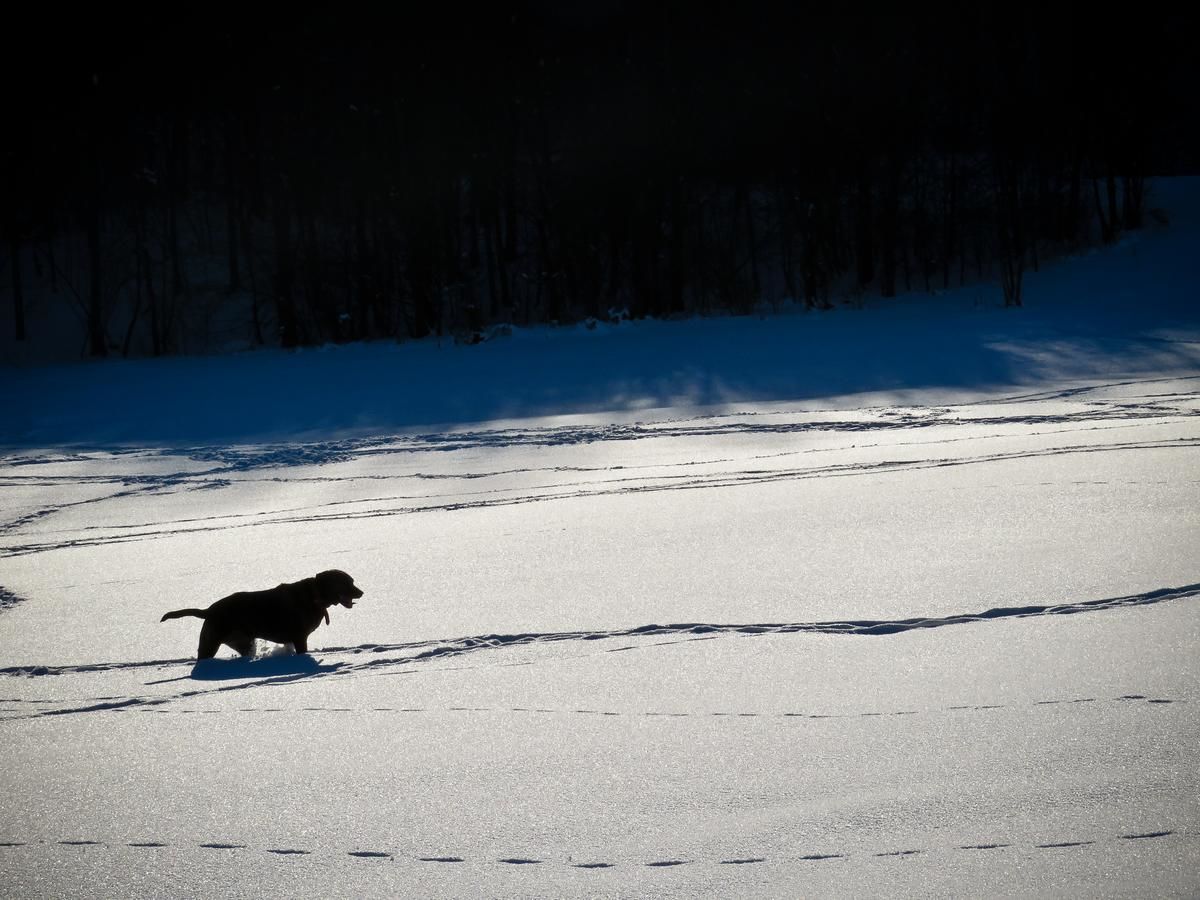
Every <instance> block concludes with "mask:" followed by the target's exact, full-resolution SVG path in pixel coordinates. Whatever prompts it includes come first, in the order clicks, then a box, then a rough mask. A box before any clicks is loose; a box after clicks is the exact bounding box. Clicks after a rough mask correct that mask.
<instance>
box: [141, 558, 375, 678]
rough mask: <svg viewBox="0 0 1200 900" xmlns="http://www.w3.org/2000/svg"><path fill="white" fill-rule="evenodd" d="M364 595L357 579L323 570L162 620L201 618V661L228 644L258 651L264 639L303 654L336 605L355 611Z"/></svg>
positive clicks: (244, 650) (246, 653)
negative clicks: (257, 643) (257, 645)
mask: <svg viewBox="0 0 1200 900" xmlns="http://www.w3.org/2000/svg"><path fill="white" fill-rule="evenodd" d="M362 595H363V592H362V591H360V590H359V589H358V588H357V587H355V586H354V579H353V578H351V577H350V576H349V575H347V574H346V573H345V572H342V571H340V570H338V569H330V570H329V571H327V572H321V573H320V574H318V575H314V576H313V577H312V578H305V579H303V580H301V581H295V582H292V583H290V584H281V585H279V586H278V587H273V588H271V589H270V590H267V591H239V592H238V593H236V594H230V595H229V596H228V597H224V598H222V599H220V600H218V601H217V602H216V603H214V604H213V605H212V606H210V607H209V608H208V609H177V610H175V611H173V612H169V613H167V614H166V615H164V616H163V617H162V619H160V620H159V621H161V622H165V621H167V619H178V618H182V617H183V616H198V617H199V618H201V619H203V620H204V627H203V628H201V629H200V647H199V648H198V649H197V650H196V658H197V659H209V658H210V657H212V656H215V655H216V653H217V648H218V647H220V646H221V645H222V644H228V645H229V646H230V647H232V648H233V649H234V650H236V651H237V652H238V653H240V654H241V655H242V656H249V655H250V654H252V653H253V652H254V641H255V639H256V638H262V639H263V640H267V641H274V642H275V643H277V644H291V645H292V646H293V647H295V648H296V652H297V653H307V652H308V636H309V635H310V634H312V633H313V632H314V631H316V630H317V626H318V625H320V624H321V619H324V620H325V624H326V625H328V624H329V607H331V606H333V604H335V603H340V604H341V605H342V606H344V607H346V608H347V609H350V608H351V607H353V606H354V601H355V600H357V599H358V598H359V597H361V596H362Z"/></svg>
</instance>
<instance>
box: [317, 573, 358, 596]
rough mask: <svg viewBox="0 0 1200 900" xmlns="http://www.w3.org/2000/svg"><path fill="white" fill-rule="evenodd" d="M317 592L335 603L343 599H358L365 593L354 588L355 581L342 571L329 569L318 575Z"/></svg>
mask: <svg viewBox="0 0 1200 900" xmlns="http://www.w3.org/2000/svg"><path fill="white" fill-rule="evenodd" d="M316 582H317V590H318V591H320V593H321V595H322V596H323V597H325V598H326V599H328V600H330V601H331V602H333V603H338V602H341V600H342V598H344V597H350V598H351V599H358V598H359V597H361V596H362V595H363V592H362V591H361V590H359V589H358V588H357V587H355V586H354V579H353V578H351V577H350V576H349V575H347V574H346V573H345V572H343V571H342V570H341V569H327V570H326V571H324V572H318V573H317V575H316Z"/></svg>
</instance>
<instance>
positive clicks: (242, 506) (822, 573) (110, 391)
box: [0, 182, 1200, 897]
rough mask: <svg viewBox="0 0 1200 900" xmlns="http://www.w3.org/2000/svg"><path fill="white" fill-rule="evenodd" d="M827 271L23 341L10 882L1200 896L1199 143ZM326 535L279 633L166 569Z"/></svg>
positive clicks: (2, 785) (219, 587) (196, 581)
mask: <svg viewBox="0 0 1200 900" xmlns="http://www.w3.org/2000/svg"><path fill="white" fill-rule="evenodd" d="M1158 191H1159V194H1158V196H1157V197H1156V199H1155V202H1156V203H1158V204H1160V205H1163V206H1165V207H1166V208H1167V209H1168V211H1169V213H1170V217H1171V225H1170V227H1169V228H1167V229H1165V230H1160V231H1159V232H1157V233H1148V234H1146V235H1143V236H1142V237H1141V238H1139V239H1138V240H1137V241H1136V242H1127V243H1124V244H1120V245H1118V246H1115V247H1113V248H1110V249H1108V250H1106V251H1104V252H1098V253H1095V254H1091V255H1088V256H1085V257H1080V258H1077V259H1072V260H1067V261H1065V262H1062V263H1059V264H1057V265H1055V266H1053V267H1049V268H1046V269H1045V270H1043V271H1042V272H1040V273H1037V274H1031V275H1030V276H1028V279H1029V280H1028V284H1027V288H1026V302H1027V307H1026V308H1024V309H1021V310H1005V309H1001V308H998V305H997V297H995V296H992V293H991V292H990V289H985V288H979V289H974V290H972V291H970V292H953V293H948V294H945V295H942V296H939V297H934V298H914V297H909V298H902V299H901V300H899V301H895V302H892V303H889V304H886V305H882V304H879V305H875V306H872V307H868V308H867V309H863V310H852V309H842V310H837V311H834V312H832V313H828V314H794V315H779V316H770V317H766V318H741V319H711V320H692V321H685V322H638V323H624V324H622V325H620V326H599V327H597V328H596V329H591V330H590V329H587V328H583V327H581V328H578V329H571V330H565V329H533V330H528V331H520V330H518V331H517V332H516V333H515V334H514V335H513V336H512V337H511V338H508V339H501V340H496V341H492V342H489V343H487V344H484V345H481V346H477V347H463V346H454V345H451V344H443V345H441V346H438V345H437V344H436V343H435V342H424V343H417V344H406V345H399V346H397V345H391V344H369V345H347V346H339V347H329V348H326V349H323V350H316V351H309V352H300V353H281V352H262V353H253V354H242V355H237V356H231V357H223V358H191V359H187V358H183V359H167V360H157V361H153V360H143V361H136V362H116V361H113V362H106V363H102V364H95V363H88V364H76V365H66V366H46V367H27V368H12V369H9V370H7V372H6V376H7V377H8V379H9V381H10V382H11V385H12V387H11V388H10V390H8V391H6V392H5V396H4V399H3V401H0V402H2V403H3V407H2V408H0V420H2V421H3V422H4V423H5V425H4V426H3V431H2V432H0V444H3V452H2V455H0V489H2V490H3V498H4V503H3V521H2V524H0V660H2V663H0V718H2V719H3V721H0V729H2V730H3V732H4V736H5V746H6V747H7V748H8V750H9V757H10V760H9V763H8V764H7V765H6V766H4V767H3V774H2V775H0V797H2V798H3V799H2V800H0V813H2V815H0V876H2V877H3V880H4V883H5V885H6V892H7V893H9V894H11V895H13V896H22V897H25V896H46V897H52V896H53V897H60V896H97V895H102V896H145V897H156V896H180V897H183V896H197V897H198V896H212V895H213V894H218V895H228V896H245V895H270V894H284V895H287V896H312V897H317V896H354V897H365V896H380V897H387V896H409V895H418V896H594V895H626V896H656V895H669V896H800V895H804V896H963V895H985V896H997V895H1004V896H1023V895H1045V894H1070V895H1088V896H1098V895H1102V896H1109V895H1111V896H1128V895H1134V894H1139V895H1153V896H1190V895H1194V894H1195V892H1196V890H1197V888H1198V886H1200V877H1198V875H1197V873H1198V872H1200V779H1198V777H1197V774H1196V773H1197V772H1198V771H1200V752H1198V751H1197V749H1196V748H1197V747H1200V690H1198V682H1197V676H1198V668H1197V659H1200V655H1198V651H1200V602H1198V601H1200V565H1198V563H1197V554H1196V548H1197V547H1198V546H1200V516H1198V514H1197V511H1198V510H1200V463H1198V457H1197V453H1198V450H1200V419H1198V418H1197V416H1198V414H1200V316H1198V315H1197V310H1196V302H1195V301H1196V298H1197V297H1200V261H1198V260H1197V255H1196V253H1195V248H1196V247H1197V246H1200V242H1198V240H1197V238H1198V237H1200V190H1198V186H1197V185H1196V184H1195V183H1193V182H1172V183H1169V184H1163V185H1160V186H1159V187H1158ZM331 567H336V568H340V569H344V570H346V571H348V572H350V573H351V574H352V575H353V576H354V577H355V579H356V580H357V582H358V584H359V586H360V587H362V588H363V589H364V590H365V592H366V596H365V597H364V598H363V599H362V600H361V601H360V602H359V603H358V604H357V605H356V606H355V608H354V609H353V610H345V609H341V608H339V607H335V608H334V610H333V611H332V620H331V623H330V624H329V625H328V626H325V625H322V626H321V627H320V628H319V629H318V630H317V631H316V632H315V633H314V634H313V635H312V637H311V639H310V647H311V648H312V652H311V654H310V655H309V656H294V655H286V654H280V653H276V652H273V650H274V645H270V644H266V643H260V645H259V656H258V657H257V658H254V659H250V660H241V659H237V658H236V657H235V656H234V654H233V653H232V651H231V650H229V649H227V648H226V649H224V650H223V651H222V653H221V658H220V659H218V660H216V661H213V662H210V663H206V664H203V665H199V666H194V665H193V654H194V651H195V645H196V637H197V633H198V631H199V623H198V622H196V621H195V620H194V619H192V620H187V619H185V620H182V621H171V622H167V623H160V622H159V621H158V620H159V617H160V616H161V614H162V613H163V612H164V611H166V610H168V609H174V608H177V607H180V606H204V605H207V604H208V603H210V602H212V601H214V600H216V599H218V598H220V597H222V596H224V595H226V594H229V593H231V592H233V591H236V590H245V589H254V588H264V587H270V586H272V585H274V584H278V583H279V582H282V581H292V580H296V579H299V578H302V577H305V576H308V575H312V574H314V573H315V572H317V571H319V570H321V569H326V568H331Z"/></svg>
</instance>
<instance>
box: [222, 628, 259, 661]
mask: <svg viewBox="0 0 1200 900" xmlns="http://www.w3.org/2000/svg"><path fill="white" fill-rule="evenodd" d="M223 643H225V644H227V645H228V646H230V647H232V648H233V649H234V650H235V651H237V653H238V655H239V656H253V655H254V650H255V646H254V638H252V637H247V636H246V635H244V634H240V633H239V634H231V635H229V636H228V637H226V638H225V640H224V642H223Z"/></svg>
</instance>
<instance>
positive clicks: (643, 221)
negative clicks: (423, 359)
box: [0, 2, 1195, 356]
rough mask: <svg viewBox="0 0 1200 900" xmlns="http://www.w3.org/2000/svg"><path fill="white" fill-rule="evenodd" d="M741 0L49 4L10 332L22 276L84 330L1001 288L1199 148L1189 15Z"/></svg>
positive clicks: (258, 336) (19, 164)
mask: <svg viewBox="0 0 1200 900" xmlns="http://www.w3.org/2000/svg"><path fill="white" fill-rule="evenodd" d="M738 9H739V10H741V11H736V12H735V11H733V9H724V10H721V11H720V12H711V13H703V12H700V11H699V10H698V9H696V8H692V5H687V6H685V5H681V4H673V3H666V4H663V3H647V4H632V3H631V4H621V3H611V2H609V3H595V4H589V5H583V6H581V5H576V4H552V3H497V4H492V5H489V6H486V7H480V8H479V9H473V8H472V9H467V10H461V9H457V10H452V11H448V12H445V13H440V14H434V13H429V12H424V13H422V14H421V15H420V16H417V15H416V14H415V13H413V12H412V11H411V10H409V11H407V13H406V14H405V13H401V14H393V15H391V16H387V17H384V16H382V15H378V14H377V15H374V16H369V15H368V16H362V15H359V16H350V15H346V14H335V13H332V12H325V13H316V14H306V15H302V16H301V17H300V18H299V19H297V20H289V21H286V22H285V21H282V20H269V19H267V18H266V17H263V18H262V19H259V20H256V21H241V22H239V23H238V24H237V26H236V27H233V26H226V25H224V24H223V23H222V22H218V21H215V19H216V17H215V16H211V14H210V20H205V19H201V18H199V17H198V16H197V18H195V19H192V20H188V19H178V18H177V19H175V20H173V21H171V22H165V23H158V24H157V25H155V26H153V27H151V28H150V29H149V30H145V29H143V30H142V31H140V32H139V31H136V30H132V29H122V28H121V27H120V23H116V24H114V23H104V22H100V21H96V22H93V23H90V25H91V26H92V27H91V28H90V29H89V28H88V27H86V25H87V24H88V23H81V24H76V25H75V27H74V28H73V29H72V30H71V36H70V38H69V39H66V40H60V38H61V34H59V33H52V35H51V37H52V38H53V39H45V34H43V38H44V40H43V41H42V42H41V43H38V46H39V47H40V46H42V45H43V44H44V45H45V46H46V47H51V46H53V47H56V48H57V50H56V52H55V53H53V54H49V53H48V54H45V55H43V56H41V57H40V61H39V62H37V63H30V62H28V61H27V62H24V63H22V66H23V68H22V70H21V72H22V74H20V75H14V78H15V79H16V80H15V81H14V82H12V83H14V84H16V85H17V88H16V94H17V97H16V102H15V103H14V105H13V106H12V108H11V110H10V113H9V124H10V126H12V127H10V128H9V129H8V130H9V141H8V142H7V146H6V147H5V149H4V150H2V151H0V152H3V153H4V159H3V163H4V167H5V169H6V172H5V177H4V179H3V184H2V185H0V191H3V193H2V194H0V197H2V199H3V210H4V222H3V227H4V229H5V237H6V238H7V241H6V244H7V250H8V253H7V257H8V258H7V260H6V265H7V268H8V269H9V275H10V278H9V279H6V281H7V282H8V284H7V285H6V287H7V292H6V293H7V294H8V299H9V300H10V302H11V308H12V328H13V330H14V334H15V336H16V338H17V339H18V340H20V339H22V338H23V337H24V336H25V334H26V332H27V330H28V327H29V326H28V324H27V322H28V317H27V315H26V307H27V304H28V303H29V298H30V296H31V295H32V293H33V292H35V291H39V292H41V293H42V294H46V293H47V292H48V293H49V295H50V296H52V297H54V298H56V299H55V300H54V302H56V303H61V304H62V305H63V307H64V308H68V307H69V308H73V309H74V310H75V311H76V313H77V314H78V316H79V319H80V321H81V323H82V324H83V329H82V333H83V334H84V335H85V339H86V346H85V347H84V348H83V349H84V351H85V352H87V353H89V354H91V355H97V356H99V355H105V354H106V353H110V352H120V353H130V352H135V353H153V354H163V353H170V352H174V351H177V350H180V349H185V348H186V347H188V346H193V345H195V342H196V341H197V337H196V335H195V331H196V330H197V329H198V328H203V327H206V326H205V325H204V323H205V322H207V321H208V319H209V318H211V317H212V316H215V315H217V312H218V310H228V309H231V308H232V309H235V310H236V328H237V329H239V330H240V333H241V334H242V335H243V337H244V338H245V339H247V340H249V341H251V342H254V343H259V344H261V343H275V342H279V343H281V344H282V345H283V346H285V347H289V346H298V345H303V344H311V343H317V342H325V341H329V340H349V339H361V338H374V337H385V336H390V337H397V338H408V337H413V338H419V337H424V336H427V335H430V334H439V335H440V334H445V333H453V334H455V335H458V336H466V337H467V339H476V338H477V337H478V336H480V335H484V334H486V330H487V328H488V326H490V325H492V324H495V323H502V322H519V323H526V322H565V321H576V320H579V319H582V318H585V317H594V318H599V319H603V318H606V317H609V316H612V315H616V314H617V311H621V314H628V315H630V316H633V317H640V316H658V317H662V316H673V315H686V314H697V313H700V314H703V313H706V312H711V311H716V310H726V311H734V312H748V311H751V310H754V309H756V308H759V307H760V306H761V305H763V304H768V305H769V304H778V303H780V302H782V301H783V300H784V299H789V298H790V299H795V300H798V301H800V302H803V303H804V304H806V305H808V306H810V307H814V308H827V307H829V306H830V305H832V304H833V303H834V302H835V301H836V300H838V299H839V298H851V299H853V298H856V297H858V298H861V297H862V296H864V295H865V294H867V293H877V294H879V295H882V296H883V297H892V296H896V295H898V294H900V293H903V292H906V291H926V292H927V291H932V290H942V289H947V288H950V287H953V286H957V285H961V284H964V283H967V282H969V281H975V280H981V279H983V280H995V281H997V282H999V283H1000V284H1001V285H1002V287H1003V297H1004V302H1005V303H1007V304H1011V305H1020V303H1021V283H1022V274H1023V272H1024V271H1026V270H1027V269H1028V268H1030V267H1033V268H1036V267H1037V266H1039V265H1040V264H1041V262H1042V261H1043V260H1044V259H1045V258H1047V257H1052V256H1055V255H1061V254H1063V253H1067V252H1070V251H1072V250H1074V249H1076V248H1079V247H1081V246H1084V245H1086V244H1089V243H1092V242H1112V241H1115V240H1116V239H1117V238H1118V237H1119V235H1120V234H1121V233H1122V232H1125V231H1128V230H1131V229H1136V228H1139V227H1140V226H1141V225H1142V222H1143V218H1144V216H1145V214H1146V187H1145V185H1146V177H1147V175H1149V174H1151V173H1152V172H1154V171H1156V170H1164V169H1173V168H1175V169H1177V168H1179V167H1180V166H1181V165H1182V166H1185V167H1186V166H1187V165H1190V164H1192V163H1194V162H1195V160H1189V159H1187V158H1186V157H1184V156H1180V152H1181V150H1180V148H1181V147H1184V145H1186V144H1187V142H1188V139H1189V135H1188V134H1187V133H1185V132H1186V126H1185V125H1182V126H1181V125H1180V123H1181V122H1186V121H1188V116H1187V114H1186V112H1184V111H1183V110H1182V109H1181V107H1180V103H1181V102H1182V99H1181V98H1182V97H1183V96H1184V95H1185V94H1186V93H1188V90H1186V89H1183V88H1180V87H1179V82H1180V80H1181V79H1183V80H1184V82H1185V83H1186V80H1187V79H1186V75H1187V74H1188V72H1190V71H1191V70H1192V69H1194V65H1191V64H1189V63H1187V62H1186V58H1187V54H1186V52H1185V48H1184V47H1183V46H1182V39H1181V37H1180V35H1181V34H1182V33H1183V30H1182V28H1181V27H1180V26H1179V23H1177V22H1172V21H1168V20H1159V19H1154V18H1152V17H1150V16H1147V17H1145V18H1144V19H1137V18H1134V19H1133V20H1132V21H1131V20H1129V19H1125V20H1121V21H1116V20H1110V19H1106V18H1105V14H1098V13H1096V12H1094V11H1093V12H1090V13H1088V14H1087V15H1076V14H1074V13H1073V12H1068V11H1061V12H1055V11H1054V10H1052V9H1051V10H1046V9H1040V10H1037V11H1032V10H1024V9H1023V8H1020V7H1016V6H1009V7H995V8H992V7H989V6H987V5H984V6H975V5H970V4H966V5H963V8H961V9H958V10H957V11H953V12H950V11H947V10H945V9H941V10H939V11H938V12H937V14H936V15H934V14H922V13H920V12H917V11H914V10H912V9H906V10H905V11H904V13H903V14H901V13H899V12H896V13H888V14H876V15H872V16H866V15H861V14H857V15H855V14H849V13H834V12H830V11H828V10H812V9H808V10H804V11H802V12H793V13H790V14H788V15H780V14H776V13H767V12H764V11H763V10H761V9H755V8H753V5H751V6H749V7H746V8H745V9H742V8H741V7H738ZM101 26H105V27H101ZM40 27H42V28H45V29H53V28H54V27H58V28H62V27H63V26H61V25H59V26H53V25H52V24H51V23H45V24H44V25H43V26H40ZM34 36H36V35H34ZM33 58H34V57H33V55H31V56H30V60H32V59H33ZM1189 65H1191V68H1190V69H1189ZM31 66H32V68H31ZM234 301H236V302H234ZM224 314H226V315H228V313H224Z"/></svg>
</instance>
